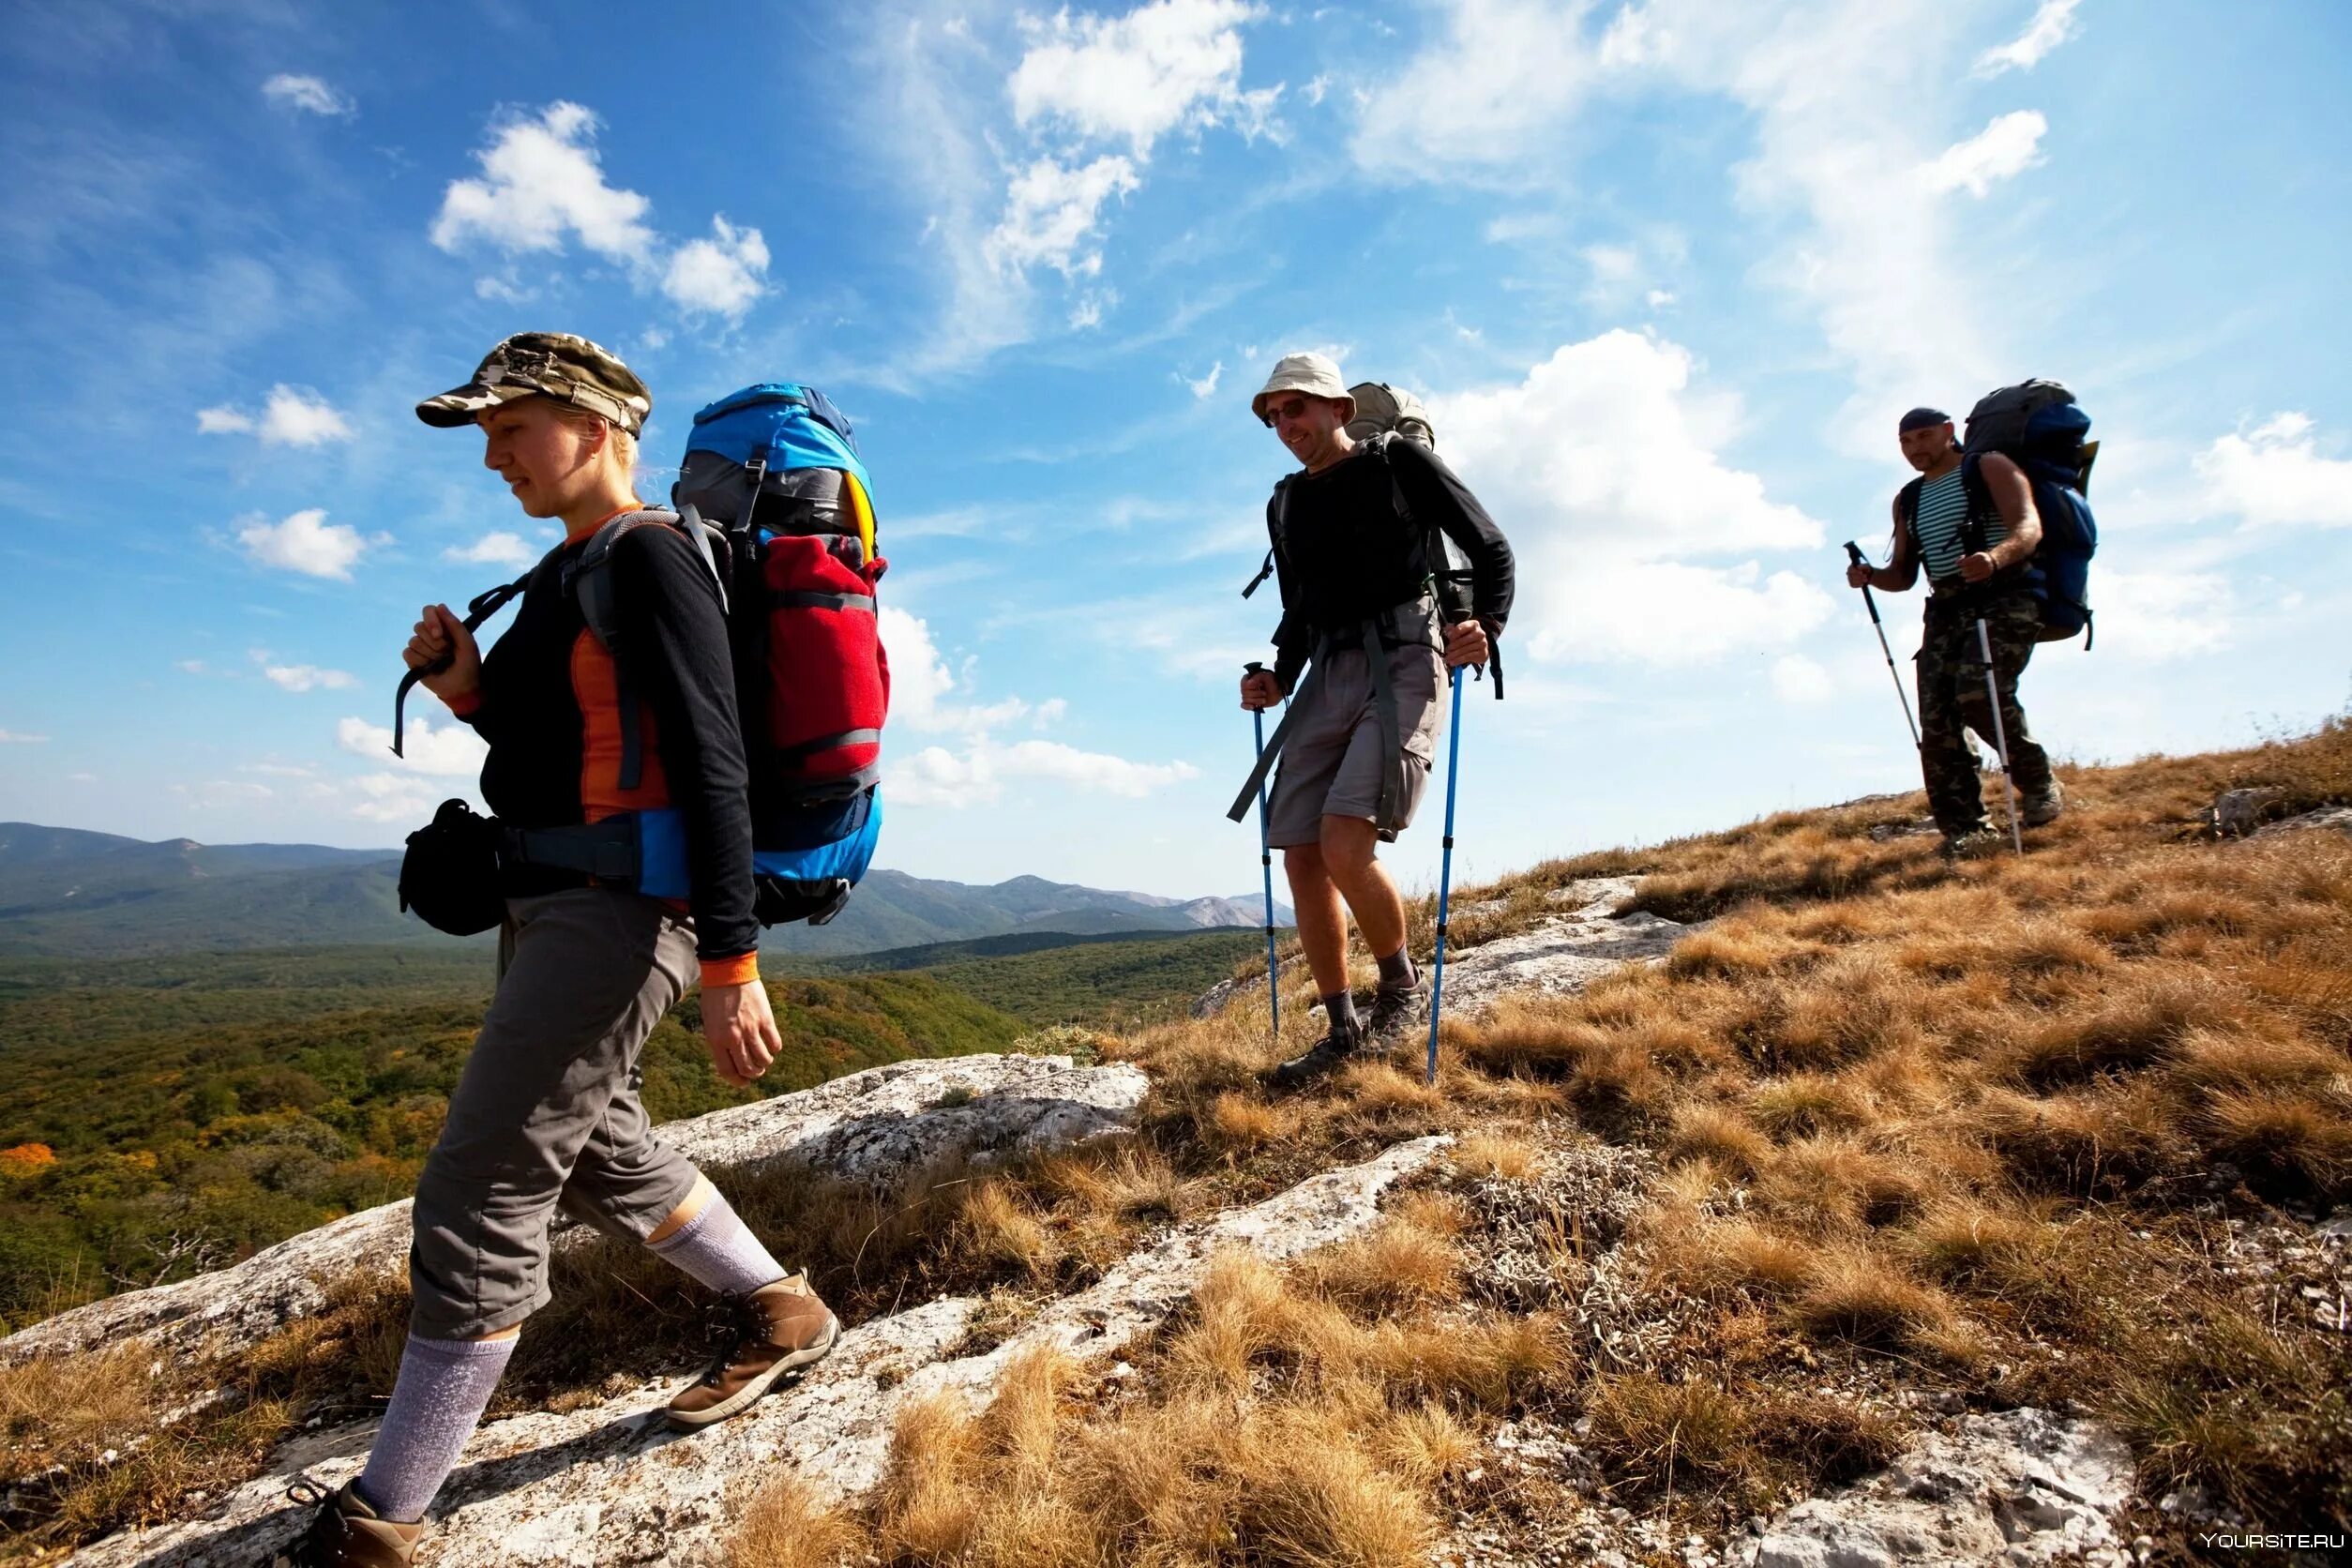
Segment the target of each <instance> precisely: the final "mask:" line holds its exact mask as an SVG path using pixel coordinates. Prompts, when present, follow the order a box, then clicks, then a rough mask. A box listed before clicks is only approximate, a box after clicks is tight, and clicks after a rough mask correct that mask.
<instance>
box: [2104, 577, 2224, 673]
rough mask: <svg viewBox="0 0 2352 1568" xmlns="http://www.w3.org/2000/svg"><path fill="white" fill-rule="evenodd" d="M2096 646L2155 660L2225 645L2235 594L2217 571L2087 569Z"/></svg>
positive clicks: (2119, 654)
mask: <svg viewBox="0 0 2352 1568" xmlns="http://www.w3.org/2000/svg"><path fill="white" fill-rule="evenodd" d="M2090 596H2091V608H2092V611H2094V613H2095V616H2096V619H2095V620H2094V621H2093V622H2092V625H2093V626H2096V627H2097V628H2098V645H2099V652H2100V653H2101V654H2103V655H2109V654H2112V655H2114V656H2117V657H2118V658H2126V659H2133V660H2138V661H2144V662H2147V663H2151V664H2156V663H2163V662H2165V661H2167V660H2171V659H2179V658H2187V657H2190V656H2195V655H2202V654H2210V653H2217V652H2219V651H2220V650H2222V649H2224V648H2226V647H2228V646H2229V644H2230V641H2231V638H2232V634H2233V629H2234V626H2235V624H2236V621H2237V600H2236V596H2235V595H2234V593H2233V591H2232V589H2231V586H2230V582H2229V580H2228V579H2227V578H2226V577H2224V576H2223V575H2222V574H2220V573H2218V572H2197V571H2178V570H2176V571H2150V572H2133V571H2118V570H2111V569H2109V568H2107V567H2104V566H2101V567H2098V568H2096V569H2095V570H2094V571H2093V572H2092V574H2091V581H2090Z"/></svg>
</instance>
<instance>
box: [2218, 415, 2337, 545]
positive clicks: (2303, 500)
mask: <svg viewBox="0 0 2352 1568" xmlns="http://www.w3.org/2000/svg"><path fill="white" fill-rule="evenodd" d="M2195 468H2196V472H2197V476H2198V477H2199V478H2200V479H2202V480H2203V481H2204V482H2205V494H2206V501H2207V504H2208V505H2210V506H2212V507H2213V508H2214V509H2216V510H2220V511H2224V512H2233V513H2235V514H2237V515H2238V516H2239V517H2240V518H2243V519H2244V520H2246V522H2247V524H2248V525H2249V526H2252V527H2284V526H2289V525H2294V524H2306V525H2313V526H2317V527H2321V528H2352V460H2344V459H2343V458H2329V457H2324V456H2322V455H2321V454H2320V451H2319V448H2318V444H2317V439H2316V437H2315V436H2314V433H2313V425H2312V420H2311V416H2310V415H2307V414H2279V415H2272V416H2271V417H2270V418H2269V419H2268V420H2266V421H2264V422H2263V423H2262V424H2260V425H2257V426H2255V427H2254V429H2253V430H2247V431H2243V432H2241V433H2238V434H2233V435H2225V436H2223V437H2222V438H2221V439H2219V440H2218V441H2216V442H2214V443H2213V445H2210V446H2209V447H2207V448H2206V449H2205V450H2204V451H2202V452H2200V453H2198V454H2197V455H2196V459H2195Z"/></svg>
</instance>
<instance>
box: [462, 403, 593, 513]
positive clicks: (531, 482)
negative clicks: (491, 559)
mask: <svg viewBox="0 0 2352 1568" xmlns="http://www.w3.org/2000/svg"><path fill="white" fill-rule="evenodd" d="M475 422H476V423H477V424H479V425H480V426H481V427H482V434H483V436H484V438H485V445H484V447H483V451H482V466H483V467H485V468H489V469H494V470H496V471H497V474H498V476H499V477H500V478H502V479H504V480H505V481H506V488H507V489H508V490H512V491H513V492H514V496H515V500H516V501H517V502H518V503H520V505H521V506H522V511H523V515H524V516H525V517H534V518H553V517H561V516H563V515H564V513H565V511H567V510H568V509H570V508H571V507H572V506H573V505H576V504H577V503H578V502H579V501H580V499H581V498H582V497H583V496H585V495H586V494H587V493H588V491H589V490H592V489H593V488H594V486H595V484H596V453H597V451H598V449H599V448H600V447H601V446H602V445H603V443H602V442H601V441H600V440H598V439H597V433H598V432H596V430H593V429H592V428H589V427H588V426H587V423H586V422H585V421H580V420H571V419H566V418H565V417H563V415H560V414H559V413H557V412H556V407H555V404H554V403H553V402H551V401H550V400H548V399H546V398H518V399H516V400H514V401H513V402H511V403H501V404H499V405H498V406H497V407H496V408H491V409H486V410H484V411H483V412H482V414H481V415H480V417H479V418H478V419H477V420H476V421H475Z"/></svg>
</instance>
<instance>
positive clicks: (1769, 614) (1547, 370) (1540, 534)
mask: <svg viewBox="0 0 2352 1568" xmlns="http://www.w3.org/2000/svg"><path fill="white" fill-rule="evenodd" d="M1694 370H1695V367H1694V363H1693V360H1692V357H1691V354H1689V352H1688V351H1687V350H1685V349H1683V348H1681V347H1680V346H1678V345H1676V344H1673V343H1670V342H1666V341H1663V340H1661V339H1654V338H1647V337H1643V336H1640V335H1638V334H1636V333H1632V332H1626V331H1615V332H1607V333H1604V334H1602V335H1601V336H1599V337H1597V338H1592V339H1586V340H1585V341H1583V342H1580V343H1571V344H1567V345H1565V346H1563V347H1562V348H1560V350H1559V351H1558V352H1557V353H1556V354H1553V355H1552V356H1551V358H1549V359H1547V360H1545V362H1544V363H1542V364H1540V365H1538V366H1536V367H1535V368H1534V369H1531V370H1530V371H1529V372H1528V374H1527V377H1526V378H1525V379H1524V380H1523V381H1521V382H1519V383H1518V384H1515V385H1509V386H1502V387H1497V388H1492V389H1488V390H1485V391H1477V392H1466V393H1455V394H1452V395H1447V396H1438V397H1433V398H1431V399H1430V406H1431V411H1432V413H1433V414H1434V415H1436V418H1437V423H1438V427H1439V428H1440V430H1444V431H1445V432H1446V442H1447V453H1448V457H1449V459H1450V460H1451V461H1452V462H1453V463H1454V465H1455V468H1456V470H1457V471H1458V472H1459V473H1460V474H1461V475H1462V476H1463V477H1464V479H1465V480H1466V481H1467V482H1468V483H1469V484H1470V486H1471V488H1472V489H1474V490H1476V491H1477V492H1478V494H1479V498H1480V500H1482V501H1483V502H1485V504H1486V506H1487V508H1488V509H1489V510H1490V511H1492V512H1493V513H1494V515H1495V516H1496V517H1497V518H1498V519H1499V520H1501V522H1502V524H1503V526H1504V528H1505V529H1506V530H1507V531H1508V532H1509V533H1510V535H1511V539H1512V545H1513V548H1514V550H1515V553H1516V554H1517V555H1518V557H1519V570H1520V580H1519V593H1520V596H1521V608H1520V609H1519V610H1517V611H1515V612H1514V618H1515V620H1516V621H1518V622H1519V623H1520V624H1521V625H1524V626H1533V627H1538V628H1541V629H1539V630H1537V631H1536V633H1535V635H1534V637H1533V640H1532V642H1531V644H1530V648H1531V652H1532V653H1533V654H1534V655H1535V656H1537V657H1538V658H1547V657H1577V658H1599V659H1637V660H1645V661H1648V662H1651V663H1655V664H1663V665H1676V664H1690V663H1696V662H1701V661H1704V660H1707V659H1711V658H1715V657H1718V656H1722V655H1724V654H1726V653H1729V652H1732V651H1734V650H1738V649H1747V648H1770V647H1786V646H1787V645H1789V644H1792V643H1794V642H1796V641H1799V640H1800V639H1801V638H1802V636H1803V635H1804V634H1805V633H1806V632H1808V631H1810V630H1811V629H1812V628H1813V627H1814V626H1818V625H1820V624H1821V622H1822V621H1824V620H1825V619H1827V618H1828V616H1829V614H1830V612H1831V611H1832V601H1831V599H1830V597H1829V596H1828V595H1827V594H1825V593H1824V592H1823V591H1822V590H1821V589H1820V588H1818V587H1817V586H1816V585H1815V584H1813V583H1811V582H1808V581H1806V580H1802V579H1800V578H1798V577H1797V576H1795V575H1794V574H1792V573H1788V572H1785V571H1783V572H1772V573H1769V574H1768V573H1766V572H1764V571H1763V570H1762V568H1761V566H1760V565H1758V564H1757V563H1756V561H1754V560H1753V559H1745V558H1747V557H1751V556H1753V554H1754V553H1755V552H1756V551H1758V550H1783V549H1791V548H1800V547H1806V546H1812V545H1817V544H1818V543H1819V542H1820V541H1821V539H1822V537H1823V529H1822V525H1821V524H1820V523H1819V522H1818V521H1817V520H1814V519H1812V518H1810V517H1808V516H1806V515H1805V514H1804V513H1803V512H1802V511H1801V510H1799V509H1798V508H1796V507H1794V506H1790V505H1785V504H1783V503H1779V502H1775V501H1772V500H1771V499H1769V498H1768V497H1767V496H1766V494H1765V492H1764V482H1763V480H1761V479H1760V478H1758V477H1757V476H1756V475H1754V474H1750V473H1746V472H1743V471H1741V470H1739V469H1736V468H1731V467H1728V466H1726V464H1725V463H1724V462H1723V461H1722V460H1721V459H1720V458H1719V457H1718V456H1717V450H1718V448H1719V447H1721V446H1722V445H1725V444H1726V442H1728V441H1729V440H1730V439H1731V437H1732V436H1733V435H1734V434H1735V433H1736V430H1737V428H1738V424H1739V419H1740V410H1739V404H1738V402H1737V400H1735V399H1732V398H1729V397H1726V396H1722V395H1714V394H1709V393H1705V392H1701V391H1697V390H1695V389H1694V388H1693V386H1692V384H1691V383H1692V378H1693V375H1694ZM1711 557H1715V558H1722V557H1728V558H1730V563H1729V564H1727V565H1698V564H1696V563H1697V562H1700V561H1703V560H1706V559H1708V558H1711Z"/></svg>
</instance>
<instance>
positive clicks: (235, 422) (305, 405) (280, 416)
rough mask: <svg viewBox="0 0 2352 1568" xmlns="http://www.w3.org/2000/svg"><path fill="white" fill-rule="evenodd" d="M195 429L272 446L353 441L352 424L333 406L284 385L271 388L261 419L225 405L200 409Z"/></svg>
mask: <svg viewBox="0 0 2352 1568" xmlns="http://www.w3.org/2000/svg"><path fill="white" fill-rule="evenodd" d="M196 429H197V430H198V432H199V433H201V434H204V435H258V436H260V437H261V438H262V442H263V445H269V446H323V445H325V444H326V443H328V442H330V441H349V440H351V439H352V428H351V424H350V421H348V420H346V419H345V418H344V417H343V415H341V414H340V413H339V412H338V411H337V409H336V408H335V406H334V405H333V404H332V403H329V402H328V401H327V400H325V399H324V398H322V397H320V396H319V395H318V394H317V393H316V392H313V391H311V390H310V389H309V387H306V386H288V385H287V384H285V383H283V382H280V383H279V384H277V385H275V386H273V387H271V388H270V389H269V397H268V399H267V400H266V401H265V402H264V404H263V407H262V412H261V415H260V416H259V417H258V418H257V417H255V416H254V415H250V414H247V413H245V412H244V411H243V410H241V409H235V408H231V407H229V406H227V405H226V404H223V405H221V406H219V407H218V408H206V409H199V410H197V412H196Z"/></svg>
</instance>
